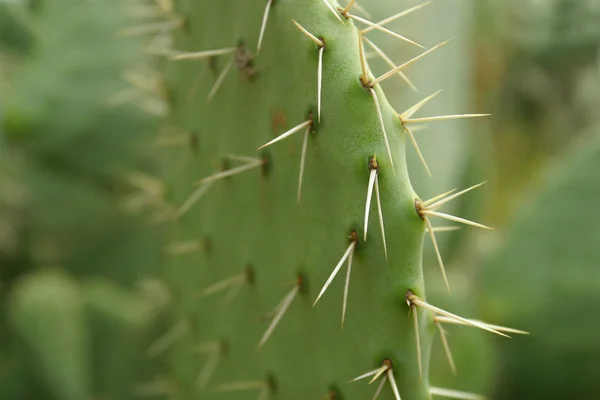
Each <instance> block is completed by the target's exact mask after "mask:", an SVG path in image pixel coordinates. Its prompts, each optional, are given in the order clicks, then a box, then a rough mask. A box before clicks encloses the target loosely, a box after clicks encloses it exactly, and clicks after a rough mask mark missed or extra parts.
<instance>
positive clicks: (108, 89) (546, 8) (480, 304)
mask: <svg viewBox="0 0 600 400" xmlns="http://www.w3.org/2000/svg"><path fill="white" fill-rule="evenodd" d="M182 1H185V0H182ZM126 3H130V4H126ZM359 3H360V4H361V5H362V6H364V8H366V9H367V10H368V11H369V12H370V14H371V16H372V19H373V20H379V19H382V18H384V17H387V16H389V15H391V14H393V13H396V12H398V11H399V10H401V9H403V8H408V7H411V6H414V5H416V4H419V2H417V1H412V0H411V1H408V0H362V1H359ZM124 10H126V12H124ZM172 13H173V9H172V3H171V2H170V1H167V0H162V1H160V0H156V1H153V0H147V1H140V2H138V3H134V2H133V1H131V2H127V1H124V0H121V1H119V0H106V1H104V2H97V1H89V2H84V1H80V0H53V1H50V0H44V1H42V0H39V1H33V0H31V1H25V0H20V1H19V0H11V1H7V0H0V399H40V400H45V399H57V400H80V399H128V398H132V399H133V398H140V397H145V398H164V397H165V396H170V395H174V394H175V393H176V387H175V386H176V384H175V383H173V382H171V381H169V379H168V373H167V372H168V371H167V368H166V366H165V365H164V364H162V362H161V361H160V358H159V357H158V356H159V355H160V354H161V353H162V352H163V351H165V350H166V349H167V348H168V347H169V344H170V343H171V342H172V341H174V340H177V337H178V332H180V331H181V327H178V326H173V322H172V318H171V315H170V311H169V304H170V302H171V301H173V299H174V298H176V296H177V293H172V292H170V291H169V289H168V287H167V286H166V285H165V283H164V282H163V280H161V270H162V268H163V266H162V260H163V259H164V257H166V256H173V255H176V254H178V253H181V252H186V251H194V250H195V249H198V248H200V247H201V246H202V245H203V244H202V243H194V242H190V243H187V244H186V245H187V247H185V246H184V247H183V248H182V247H181V246H180V247H175V248H174V247H173V246H170V245H169V243H168V242H167V241H166V240H165V238H164V234H163V232H162V225H161V223H162V222H164V220H165V218H166V217H167V216H168V215H169V212H172V209H170V208H169V205H168V204H165V203H164V201H163V195H164V187H163V184H162V183H161V181H160V174H161V165H160V157H157V154H158V153H159V152H160V150H161V149H162V148H164V147H165V146H177V145H181V144H182V143H184V144H187V143H189V141H190V140H191V141H192V143H193V141H194V135H193V133H190V132H175V133H173V132H169V135H165V134H164V128H163V123H162V122H163V121H164V119H165V118H167V116H168V114H169V109H168V104H169V101H170V97H169V96H170V93H169V90H168V88H167V87H166V86H165V84H164V82H163V80H162V78H161V68H162V66H163V63H164V57H161V56H160V55H152V56H149V55H148V54H146V53H145V52H142V51H141V49H142V48H160V47H161V46H164V45H165V44H168V30H169V29H170V25H169V22H170V21H171V20H172V16H173V14H172ZM146 23H161V24H163V25H162V26H163V29H162V30H163V31H164V32H157V31H156V30H149V31H146V32H145V31H144V30H143V29H141V30H140V29H137V28H134V29H132V27H134V26H136V25H143V24H146ZM391 26H392V27H393V30H395V31H397V32H401V33H402V34H404V35H406V36H408V37H410V38H414V39H416V40H418V41H419V42H421V43H423V44H424V45H426V46H433V45H434V44H436V43H439V42H441V41H443V40H445V39H448V38H450V37H454V38H455V39H454V40H453V41H452V42H451V43H450V44H449V45H447V46H445V47H444V48H442V49H441V50H440V51H439V52H437V53H435V54H432V55H431V56H429V57H428V58H425V59H423V60H422V61H421V62H419V63H418V64H417V65H415V66H413V67H411V68H410V69H409V70H407V71H406V72H407V75H408V76H409V77H410V78H411V79H412V80H413V81H414V83H415V85H416V87H417V88H418V93H417V92H414V91H412V90H411V89H410V88H408V87H407V86H406V85H405V84H404V83H403V82H401V81H400V82H390V83H387V82H386V85H387V86H386V88H385V89H386V93H387V95H388V97H389V100H390V101H391V103H392V105H394V107H396V109H397V110H399V111H400V110H403V109H405V108H407V107H409V106H410V105H412V104H414V103H415V102H416V101H418V100H420V99H421V98H423V97H425V96H426V95H429V94H431V93H434V92H435V91H437V90H439V89H444V90H443V92H442V93H441V94H440V95H439V96H438V97H436V99H435V100H434V101H432V102H431V103H430V104H428V105H427V106H426V107H425V108H424V109H423V111H422V114H423V115H438V114H453V113H491V114H492V115H491V116H490V117H488V118H485V119H476V120H461V121H451V122H439V123H431V124H428V125H427V127H426V129H423V130H420V131H418V132H416V136H417V140H418V142H419V144H420V146H421V149H422V151H423V153H424V156H425V158H426V159H427V161H428V163H429V166H430V168H431V170H432V173H433V178H430V177H428V176H427V174H426V173H425V171H424V169H423V167H422V165H421V164H420V161H419V160H418V158H417V157H416V154H415V152H414V151H412V150H409V158H410V159H409V161H410V171H411V177H412V178H411V179H412V183H413V186H414V187H415V189H416V190H417V192H418V193H420V194H421V195H422V196H423V197H429V196H430V195H435V194H438V193H440V192H443V191H446V190H449V189H452V188H455V187H467V186H471V185H473V184H475V183H479V182H481V181H484V180H485V181H487V184H486V185H484V186H483V187H482V188H481V189H479V190H477V191H475V192H472V193H470V194H469V195H467V196H464V197H463V198H461V201H460V202H456V203H454V204H453V206H452V207H454V209H452V207H450V208H449V210H451V211H455V212H458V213H459V214H460V215H462V216H465V217H466V218H469V219H476V220H477V221H482V222H483V223H485V224H487V225H492V226H494V227H496V228H497V230H496V231H495V232H479V231H474V230H471V229H461V230H459V231H456V232H448V233H444V234H440V235H438V236H439V240H440V244H441V246H442V249H441V250H442V253H443V254H444V258H445V261H446V264H447V269H448V272H449V274H450V280H451V282H452V284H453V289H454V290H453V296H452V297H451V298H448V297H447V295H446V293H445V291H444V287H443V283H442V282H440V277H439V273H438V271H437V268H438V267H437V265H436V261H435V257H434V255H433V252H432V249H431V246H430V244H429V243H426V250H427V254H426V256H425V270H426V271H425V273H426V279H427V282H428V291H429V292H430V293H429V296H430V297H431V298H432V302H433V303H434V304H435V303H436V299H441V300H442V301H443V303H444V304H448V308H450V309H452V310H457V311H460V312H461V313H462V314H464V315H469V316H473V317H477V318H480V319H483V320H486V321H490V322H491V321H494V322H496V321H501V323H502V324H504V325H508V326H513V327H516V328H520V329H525V330H528V331H530V332H531V335H530V336H527V337H516V338H513V339H510V340H505V339H502V338H496V337H490V336H491V335H487V334H485V333H482V332H477V331H471V330H468V329H466V328H462V329H461V328H457V329H452V328H449V332H450V334H452V335H451V336H450V338H449V340H450V342H451V345H452V349H453V352H454V356H455V359H456V364H457V367H458V375H457V376H453V375H452V374H451V372H450V369H449V367H448V364H447V361H446V359H445V356H444V352H443V349H442V348H441V346H440V345H439V343H436V344H435V345H434V354H433V357H434V360H433V362H432V366H433V371H432V381H433V382H435V384H436V385H438V386H448V387H453V388H458V389H463V390H468V391H473V392H477V393H482V394H485V395H487V396H488V397H489V398H491V399H498V400H504V399H506V400H508V399H511V400H517V399H538V398H539V399H554V398H556V399H558V398H561V399H590V400H591V399H598V398H600V317H599V310H600V211H599V209H598V207H599V206H600V1H598V0H477V1H476V0H436V1H434V2H433V4H431V5H429V6H428V7H424V8H423V9H422V10H419V11H418V12H416V13H414V14H412V15H411V16H410V17H406V18H403V19H401V20H399V21H397V22H395V23H394V24H393V25H391ZM115 33H119V34H117V35H115ZM371 38H372V39H373V40H374V41H375V42H377V43H378V44H380V46H381V47H382V48H383V49H384V51H385V52H386V53H387V54H388V55H389V56H390V57H391V58H392V59H393V60H394V61H395V62H396V63H397V64H399V63H401V62H402V61H404V60H407V59H408V58H410V57H412V56H414V55H416V54H418V53H417V52H416V51H415V50H413V49H411V48H409V47H407V46H404V45H403V44H401V43H400V44H399V43H398V42H397V41H395V40H393V39H390V38H389V37H386V36H385V35H383V34H378V33H377V32H374V33H373V34H372V37H371ZM370 56H373V58H372V59H371V60H370V62H371V65H372V68H373V70H374V71H377V72H383V71H384V70H387V66H386V65H385V64H384V63H383V62H382V61H381V60H379V59H378V58H377V57H376V56H375V55H374V54H370ZM202 79H208V77H199V81H198V82H192V83H190V93H188V94H187V95H188V96H194V87H195V85H197V84H201V83H202ZM165 137H168V138H169V140H165V139H164V138H165ZM437 303H440V301H437ZM454 333H455V334H454ZM157 338H158V339H157ZM202 362H203V361H202V360H201V359H200V358H199V366H198V369H199V370H200V369H201V365H202ZM174 396H175V395H174ZM199 398H200V397H199Z"/></svg>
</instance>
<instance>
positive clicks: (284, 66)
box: [153, 0, 505, 400]
mask: <svg viewBox="0 0 600 400" xmlns="http://www.w3.org/2000/svg"><path fill="white" fill-rule="evenodd" d="M364 5H365V6H367V8H368V4H364ZM425 5H427V4H422V5H418V6H416V7H413V8H412V9H409V10H398V12H399V13H400V14H397V15H395V16H393V17H392V18H391V19H392V20H393V19H396V18H400V17H405V18H406V17H407V14H410V13H411V12H417V11H418V10H419V9H420V8H423V7H424V6H425ZM361 10H362V8H360V7H359V6H358V5H357V4H356V3H355V2H354V1H351V2H350V3H349V4H342V5H340V4H338V3H337V2H336V1H334V0H330V1H328V0H302V1H300V0H268V1H266V2H265V1H264V0H248V1H239V2H232V1H219V2H214V1H211V2H208V1H203V2H194V1H187V2H186V1H180V2H177V3H176V5H175V8H174V10H173V15H171V16H168V17H167V16H166V17H165V18H167V19H166V20H165V23H169V22H171V23H174V24H176V25H175V28H174V29H173V30H172V37H173V43H172V46H170V47H168V48H155V49H153V50H154V51H156V52H158V53H160V54H163V55H166V57H167V59H168V60H167V61H165V63H166V69H167V76H168V78H167V81H168V86H169V89H170V93H171V97H170V99H171V100H170V101H171V107H172V112H171V117H170V124H171V125H172V129H169V130H168V131H169V132H171V133H167V134H166V135H167V137H165V140H167V139H169V137H168V135H180V132H188V133H189V140H188V141H186V142H185V143H183V144H181V145H179V146H170V147H169V148H168V149H167V151H166V156H165V160H164V161H165V166H166V169H167V172H166V174H165V183H166V193H167V197H168V200H169V202H171V203H172V204H174V205H175V209H176V212H175V213H174V217H173V221H172V222H171V232H172V236H171V243H170V244H169V246H167V251H168V253H169V266H168V268H167V272H166V275H167V276H166V278H165V279H166V281H167V282H168V286H169V287H170V288H171V291H172V292H173V295H174V297H175V299H176V300H175V301H174V305H173V307H174V310H173V313H174V315H175V318H174V322H173V327H172V328H171V329H170V330H167V331H166V332H165V334H164V335H165V336H163V337H160V338H157V342H156V345H157V347H154V349H159V350H161V351H156V352H154V355H159V354H162V352H163V351H166V352H167V353H168V357H169V358H168V359H169V360H170V371H171V375H170V379H171V380H172V382H171V386H170V388H171V390H173V391H174V392H175V393H177V395H178V398H192V396H197V398H203V399H213V398H214V399H217V398H219V399H253V398H256V397H257V396H258V397H259V398H261V399H286V400H287V399H307V398H314V399H323V398H330V399H334V398H336V399H337V398H344V399H349V400H352V399H357V400H358V399H365V398H371V397H373V395H374V394H375V395H376V396H379V398H381V399H392V398H395V399H400V398H401V397H402V398H403V399H405V400H422V399H430V398H431V397H432V396H433V395H446V396H450V395H453V396H460V397H465V396H473V395H472V394H469V393H462V392H453V391H449V390H447V389H442V388H437V387H435V386H434V384H435V382H430V379H429V375H428V370H429V361H428V360H429V355H430V350H431V344H432V341H433V339H434V336H436V335H439V333H438V332H443V330H442V329H441V326H442V325H443V324H448V323H452V324H461V325H467V326H471V327H476V328H480V329H482V330H487V331H490V332H492V333H497V334H500V335H505V334H504V333H502V331H504V330H505V328H503V327H498V326H491V325H488V324H486V323H483V322H479V321H474V320H470V319H465V318H462V317H459V316H456V315H454V314H451V313H449V312H447V311H445V310H443V309H442V308H437V307H435V306H434V305H431V304H429V303H428V302H427V296H426V291H425V286H426V285H425V282H424V280H423V274H422V265H421V254H422V244H423V240H424V238H427V239H429V238H430V237H431V239H433V240H434V243H435V236H434V235H435V231H436V230H437V229H438V228H434V227H433V226H432V223H431V221H434V220H438V219H447V220H451V221H455V222H459V223H461V222H462V223H466V224H469V225H474V226H476V227H479V228H487V227H486V226H483V225H480V224H477V223H474V222H471V221H466V220H463V219H460V218H459V217H455V216H452V215H448V214H445V213H444V212H443V210H442V211H439V209H440V208H441V207H442V206H443V205H444V204H445V203H446V202H448V201H451V200H452V199H454V198H456V197H457V196H459V195H461V194H463V193H465V192H467V191H469V190H471V189H472V188H469V189H466V190H464V191H461V192H456V193H450V192H449V193H445V194H443V195H440V196H437V197H436V198H433V199H429V200H428V199H420V198H419V196H418V195H417V194H416V193H415V192H414V191H413V189H412V187H411V183H410V178H409V173H408V171H407V167H406V162H405V153H406V151H407V149H406V147H407V145H406V143H407V142H408V143H409V145H410V146H411V147H412V146H415V148H416V149H417V150H418V145H417V142H416V141H415V140H414V136H413V132H412V128H413V127H414V126H417V125H419V124H422V123H425V122H428V121H433V120H440V119H455V118H468V117H476V116H480V115H470V114H467V115H447V116H437V117H422V118H417V117H414V114H416V113H417V112H418V111H419V109H420V108H421V107H422V106H423V105H424V104H425V103H426V102H428V101H429V100H431V99H432V98H433V97H434V95H430V96H428V97H425V99H424V100H423V101H421V102H419V103H417V104H416V105H415V106H414V107H411V108H410V109H408V110H406V111H404V110H401V111H402V112H397V111H396V110H394V109H393V108H392V107H391V106H390V104H389V103H388V101H387V99H386V95H385V93H384V90H383V89H384V88H383V85H385V82H386V81H387V80H389V79H403V78H405V79H407V78H406V76H405V75H404V74H403V72H404V70H406V69H408V68H409V67H412V68H418V61H419V59H420V58H422V57H426V56H427V55H428V54H429V53H431V52H432V51H435V50H436V49H437V48H439V47H440V46H442V45H444V44H445V43H446V42H442V43H440V44H435V43H424V44H419V43H417V42H415V40H418V38H410V39H409V38H405V37H403V36H401V35H399V34H397V33H395V32H393V31H392V30H388V28H389V29H393V27H394V26H401V24H399V23H395V25H392V24H391V22H392V21H391V20H388V21H382V22H379V23H374V22H372V21H371V20H370V19H369V17H368V16H365V14H364V13H363V12H362V11H361ZM388 23H389V24H388ZM374 30H383V31H384V32H385V33H388V34H390V35H393V36H395V38H396V39H397V40H399V41H402V42H403V43H404V44H405V45H406V46H407V48H411V47H412V48H414V50H411V51H414V54H415V56H414V58H412V59H407V61H406V63H405V64H402V65H399V66H397V67H395V68H392V69H391V70H390V71H388V72H385V71H371V70H370V69H369V66H368V63H367V60H366V55H365V47H366V46H367V45H368V42H367V39H368V37H369V36H370V32H372V31H374ZM413 39H414V40H413ZM425 46H426V47H427V48H426V47H425ZM413 64H415V66H413ZM173 132H177V133H173ZM174 137H175V136H173V138H174ZM410 151H414V149H413V148H411V149H410ZM433 172H435V171H433ZM476 186H478V185H476ZM473 188H475V186H474V187H473ZM434 224H435V222H434ZM438 261H439V264H440V267H441V273H443V274H444V277H445V273H444V269H443V263H442V258H441V255H439V253H438ZM450 283H451V282H450ZM448 288H450V285H449V284H448ZM438 327H440V329H438ZM465 329H466V328H465ZM482 334H488V333H482ZM355 378H357V379H355ZM351 380H354V381H353V382H349V381H351ZM371 380H372V381H373V384H372V385H369V384H368V382H369V381H371ZM465 398H466V397H465ZM470 398H473V397H470Z"/></svg>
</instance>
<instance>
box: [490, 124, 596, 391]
mask: <svg viewBox="0 0 600 400" xmlns="http://www.w3.org/2000/svg"><path fill="white" fill-rule="evenodd" d="M598 128H600V126H597V127H595V128H594V129H593V130H592V131H590V132H588V133H587V134H586V135H585V136H582V137H581V138H580V140H578V142H579V143H578V144H577V146H576V148H575V149H574V150H573V151H571V152H569V154H568V156H566V157H564V159H562V160H561V161H560V162H556V165H555V166H554V167H553V168H551V169H550V170H549V171H548V172H547V173H546V174H545V179H544V180H543V182H542V183H540V184H539V185H536V186H535V187H534V188H531V189H532V193H533V198H532V199H531V200H529V201H527V202H526V203H524V204H522V205H521V207H520V208H519V210H518V211H517V212H516V213H515V215H514V216H513V217H512V222H511V224H510V225H509V227H508V228H507V230H506V232H505V235H506V243H505V244H504V245H503V246H501V247H500V249H499V250H498V251H497V253H496V255H495V256H494V257H491V258H490V260H489V262H488V263H487V264H488V265H486V267H485V269H484V270H483V271H482V279H481V282H480V284H481V288H482V292H483V293H484V294H483V295H482V296H481V298H482V300H483V302H484V304H485V306H484V308H485V311H486V313H487V314H488V315H489V318H494V319H498V320H501V321H506V323H507V324H510V325H512V326H517V327H519V328H523V329H526V330H529V331H530V332H531V333H532V337H531V339H530V340H526V341H523V340H514V341H511V342H510V344H509V345H507V346H503V348H502V351H499V352H498V354H497V359H498V360H499V364H498V377H497V382H496V393H495V395H496V396H495V398H498V399H531V398H577V399H597V398H598V397H599V396H600V386H599V385H598V382H600V380H599V378H600V375H599V373H598V368H596V365H597V360H598V357H600V343H599V342H598V338H599V337H600V321H599V320H598V318H597V317H596V313H597V311H596V310H597V309H598V307H600V292H599V291H598V282H599V281H600V269H598V260H600V246H598V235H597V232H598V226H600V214H599V213H598V212H596V211H595V209H596V207H597V205H598V193H600V179H598V170H600V130H599V129H598ZM507 294H508V295H507Z"/></svg>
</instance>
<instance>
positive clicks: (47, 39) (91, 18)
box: [0, 0, 162, 400]
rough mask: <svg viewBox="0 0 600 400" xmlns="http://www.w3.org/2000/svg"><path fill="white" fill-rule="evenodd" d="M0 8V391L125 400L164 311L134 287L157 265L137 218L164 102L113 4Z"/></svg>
mask: <svg viewBox="0 0 600 400" xmlns="http://www.w3.org/2000/svg"><path fill="white" fill-rule="evenodd" d="M0 8H1V9H0V81H1V83H0V90H2V93H3V96H2V100H1V103H0V129H1V132H0V282H1V287H0V296H1V297H2V300H1V304H2V308H1V310H0V319H1V320H2V322H1V323H0V326H1V328H0V341H1V342H2V343H4V344H6V345H3V346H2V347H1V348H0V397H1V398H7V399H8V398H11V399H17V398H19V399H34V398H35V399H42V400H43V399H60V400H63V399H64V400H71V399H73V400H85V399H90V398H92V397H95V398H101V397H106V398H126V397H128V396H129V394H130V392H131V387H132V382H134V381H135V380H139V379H144V378H145V376H146V375H145V374H144V373H145V372H146V371H147V370H148V369H149V368H152V367H151V364H150V363H145V364H144V365H147V367H145V366H144V365H142V366H141V365H140V363H139V360H140V359H141V358H142V357H143V350H145V347H147V346H148V340H149V336H148V335H150V334H151V333H152V329H150V328H151V326H152V325H149V324H150V323H151V322H152V320H153V319H155V316H156V312H157V311H158V310H159V309H160V304H159V302H158V298H157V296H155V295H150V294H148V293H147V291H145V290H144V289H143V287H140V286H139V283H140V282H141V279H142V278H143V277H144V276H147V275H148V276H151V275H152V274H153V273H155V272H156V271H157V270H158V268H159V266H160V262H161V259H162V252H161V246H160V241H161V235H162V234H161V231H160V228H159V227H158V226H157V225H155V224H152V221H151V220H150V218H149V217H148V216H146V215H145V213H144V212H143V211H152V212H155V211H157V210H158V209H159V208H160V206H161V203H160V196H161V192H160V190H159V189H155V188H152V189H153V190H149V189H151V188H150V186H151V185H149V184H147V183H145V182H147V181H151V179H150V178H147V177H148V174H152V173H153V169H154V166H153V162H152V160H151V158H150V157H149V156H150V152H149V150H148V146H147V144H149V143H150V142H151V141H152V140H153V138H154V137H155V132H156V129H157V123H158V121H159V118H157V117H160V116H161V115H160V112H154V113H149V112H148V109H149V107H148V104H159V105H161V102H162V100H161V99H160V98H154V97H152V96H153V95H154V94H153V93H144V92H143V91H141V90H139V89H138V88H135V87H133V88H132V84H131V81H132V79H131V77H139V76H142V77H143V74H144V71H145V70H144V69H141V68H142V67H144V66H147V65H148V60H147V59H146V58H145V57H144V56H143V54H142V52H141V49H142V42H141V41H140V40H139V39H137V38H129V37H117V34H118V33H119V32H120V31H121V30H122V29H123V28H125V27H127V26H130V25H132V24H135V23H136V22H137V23H139V21H135V20H132V19H131V18H129V17H128V16H127V14H126V13H125V12H124V10H123V5H122V2H120V1H118V0H109V1H102V2H98V1H70V0H53V1H44V2H25V1H22V2H11V3H0ZM140 71H141V72H140ZM128 79H129V82H128ZM131 92H133V93H134V94H135V96H129V97H127V96H124V95H123V93H131ZM123 98H126V99H127V101H123V100H122V99H123ZM156 109H157V107H154V108H153V110H156ZM158 110H159V111H160V108H158ZM140 177H144V178H145V180H144V179H142V178H140ZM159 297H160V296H159Z"/></svg>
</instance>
